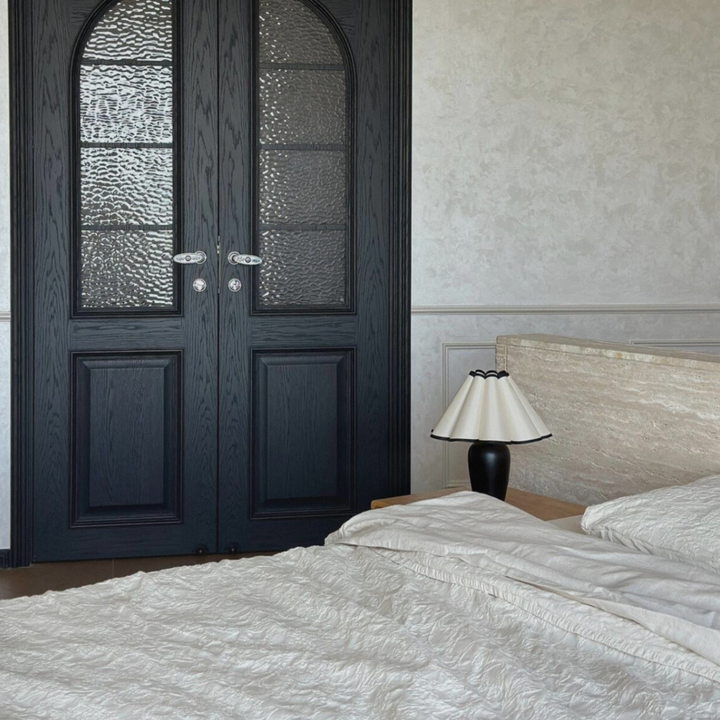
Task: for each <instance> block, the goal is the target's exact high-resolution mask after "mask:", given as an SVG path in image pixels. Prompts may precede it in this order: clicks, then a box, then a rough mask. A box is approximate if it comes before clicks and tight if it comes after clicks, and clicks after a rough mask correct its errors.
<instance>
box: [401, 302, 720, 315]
mask: <svg viewBox="0 0 720 720" xmlns="http://www.w3.org/2000/svg"><path fill="white" fill-rule="evenodd" d="M675 313H720V304H717V305H414V306H413V307H412V314H413V315H584V314H590V315H642V314H653V315H656V314H661V315H664V314H675Z"/></svg>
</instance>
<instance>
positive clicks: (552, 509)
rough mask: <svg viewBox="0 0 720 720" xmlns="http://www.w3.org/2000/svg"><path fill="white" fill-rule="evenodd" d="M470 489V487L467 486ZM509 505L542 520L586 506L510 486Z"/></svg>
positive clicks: (408, 498)
mask: <svg viewBox="0 0 720 720" xmlns="http://www.w3.org/2000/svg"><path fill="white" fill-rule="evenodd" d="M467 489H468V490H469V489H470V488H467ZM461 490H463V488H450V489H448V490H437V491H436V492H429V493H418V494H417V495H401V496H400V497H394V498H386V499H385V500H373V503H372V505H371V506H370V507H371V508H372V509H373V510H378V509H379V508H384V507H389V506H390V505H409V504H410V503H414V502H418V501H419V500H430V499H431V498H437V497H444V496H445V495H452V494H453V493H456V492H460V491H461ZM505 502H507V503H508V504H509V505H514V506H515V507H516V508H520V509H521V510H524V511H525V512H526V513H530V515H534V516H535V517H536V518H539V519H540V520H558V519H560V518H566V517H572V516H573V515H582V514H583V513H584V512H585V508H584V507H583V506H582V505H576V504H575V503H570V502H566V501H565V500H556V499H555V498H549V497H545V496H544V495H535V493H530V492H525V491H524V490H515V489H513V488H508V493H507V498H506V500H505Z"/></svg>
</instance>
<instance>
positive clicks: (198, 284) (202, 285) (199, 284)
mask: <svg viewBox="0 0 720 720" xmlns="http://www.w3.org/2000/svg"><path fill="white" fill-rule="evenodd" d="M193 290H194V291H195V292H205V291H206V290H207V283H206V282H205V281H204V280H203V279H202V278H198V279H197V280H195V281H194V282H193Z"/></svg>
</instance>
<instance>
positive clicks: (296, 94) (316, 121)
mask: <svg viewBox="0 0 720 720" xmlns="http://www.w3.org/2000/svg"><path fill="white" fill-rule="evenodd" d="M345 93H346V90H345V73H344V72H342V71H326V72H318V71H314V70H262V71H261V72H260V111H261V118H262V124H261V126H260V142H262V143H298V144H326V143H333V144H342V143H344V142H345V114H346V109H345V102H346V101H345V98H346V95H345Z"/></svg>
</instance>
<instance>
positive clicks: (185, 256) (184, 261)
mask: <svg viewBox="0 0 720 720" xmlns="http://www.w3.org/2000/svg"><path fill="white" fill-rule="evenodd" d="M206 260H207V255H206V254H205V253H204V252H203V251H202V250H198V251H197V252H193V253H180V254H179V255H176V256H175V257H174V258H173V262H176V263H179V264H180V265H202V264H203V263H204V262H205V261H206Z"/></svg>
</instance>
